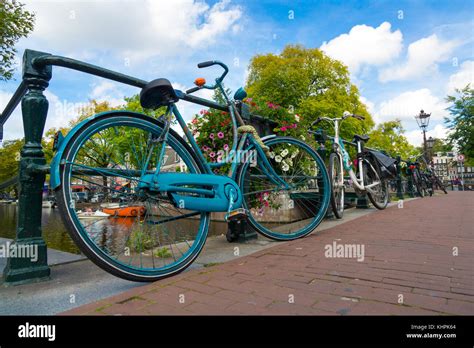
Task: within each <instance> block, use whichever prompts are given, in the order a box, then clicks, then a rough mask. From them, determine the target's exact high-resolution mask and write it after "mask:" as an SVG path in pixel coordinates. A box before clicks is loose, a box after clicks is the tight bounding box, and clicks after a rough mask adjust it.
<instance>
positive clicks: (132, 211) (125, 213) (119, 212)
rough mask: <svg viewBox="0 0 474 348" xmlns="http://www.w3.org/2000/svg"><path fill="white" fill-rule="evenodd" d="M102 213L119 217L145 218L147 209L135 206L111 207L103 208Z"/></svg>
mask: <svg viewBox="0 0 474 348" xmlns="http://www.w3.org/2000/svg"><path fill="white" fill-rule="evenodd" d="M102 211H103V212H104V213H107V214H110V215H112V216H119V217H134V216H143V215H145V213H146V208H145V207H144V206H141V205H133V206H109V207H103V208H102Z"/></svg>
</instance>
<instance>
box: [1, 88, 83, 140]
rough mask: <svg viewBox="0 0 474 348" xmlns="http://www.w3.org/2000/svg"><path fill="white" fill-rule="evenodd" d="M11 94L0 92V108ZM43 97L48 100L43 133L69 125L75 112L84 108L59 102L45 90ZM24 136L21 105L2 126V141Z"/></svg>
mask: <svg viewBox="0 0 474 348" xmlns="http://www.w3.org/2000/svg"><path fill="white" fill-rule="evenodd" d="M12 95H13V93H6V92H1V91H0V106H5V105H6V104H7V103H8V101H9V100H10V98H11V97H12ZM44 95H45V96H46V98H47V99H48V102H49V108H48V117H47V118H46V124H45V127H44V129H45V132H46V131H47V130H48V129H50V128H52V127H55V128H59V127H64V126H67V125H68V124H69V121H71V120H72V119H74V118H76V117H77V110H78V108H79V107H82V106H84V105H85V104H84V103H71V102H69V101H67V100H64V99H63V100H61V99H59V97H58V96H57V95H55V94H54V93H51V92H50V91H48V90H46V91H45V92H44ZM24 136H25V133H24V129H23V121H22V114H21V104H20V105H18V106H17V107H16V109H15V110H14V111H13V113H12V115H11V116H10V118H9V119H8V120H7V122H6V123H5V125H4V129H3V139H4V140H12V139H19V138H23V137H24Z"/></svg>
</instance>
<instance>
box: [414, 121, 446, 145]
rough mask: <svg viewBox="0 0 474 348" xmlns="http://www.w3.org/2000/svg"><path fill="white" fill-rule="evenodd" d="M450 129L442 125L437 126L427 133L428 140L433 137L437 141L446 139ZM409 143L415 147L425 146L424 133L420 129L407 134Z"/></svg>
mask: <svg viewBox="0 0 474 348" xmlns="http://www.w3.org/2000/svg"><path fill="white" fill-rule="evenodd" d="M448 132H449V129H447V128H445V127H444V126H443V125H441V124H437V125H436V126H434V128H432V129H430V130H428V131H427V132H426V138H427V139H428V138H429V137H433V138H435V139H445V138H446V136H447V135H448ZM405 137H406V138H407V140H408V142H409V143H410V144H412V145H414V146H421V145H422V144H423V133H422V132H421V130H420V129H416V130H412V131H409V132H406V133H405Z"/></svg>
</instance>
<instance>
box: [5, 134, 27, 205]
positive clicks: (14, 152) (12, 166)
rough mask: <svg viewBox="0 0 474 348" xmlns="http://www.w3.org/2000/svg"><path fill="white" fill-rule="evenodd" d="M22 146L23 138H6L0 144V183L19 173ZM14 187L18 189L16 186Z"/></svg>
mask: <svg viewBox="0 0 474 348" xmlns="http://www.w3.org/2000/svg"><path fill="white" fill-rule="evenodd" d="M22 147H23V139H17V140H6V141H4V142H3V144H2V146H0V183H2V182H4V181H7V180H9V179H11V178H13V177H14V176H16V175H18V166H19V162H20V150H21V148H22ZM13 189H14V190H15V191H16V187H14V188H13ZM15 196H16V194H15Z"/></svg>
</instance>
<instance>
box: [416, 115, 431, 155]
mask: <svg viewBox="0 0 474 348" xmlns="http://www.w3.org/2000/svg"><path fill="white" fill-rule="evenodd" d="M430 116H431V114H427V113H425V112H424V111H423V109H422V110H421V111H420V114H419V115H416V116H415V120H416V123H418V127H420V128H421V130H422V131H423V154H424V156H425V158H426V128H428V124H429V123H430Z"/></svg>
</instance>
